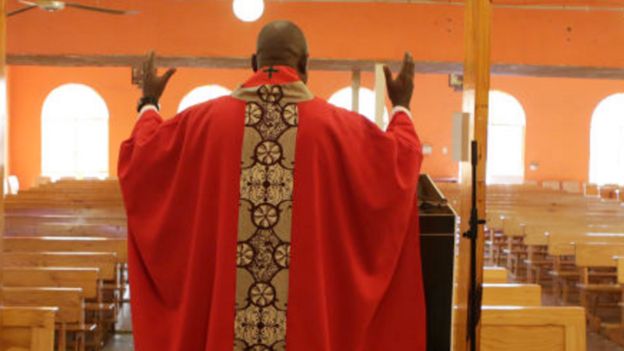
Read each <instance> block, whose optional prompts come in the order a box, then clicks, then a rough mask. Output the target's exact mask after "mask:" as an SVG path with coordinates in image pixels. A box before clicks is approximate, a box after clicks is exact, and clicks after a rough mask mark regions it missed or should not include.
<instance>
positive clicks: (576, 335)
mask: <svg viewBox="0 0 624 351" xmlns="http://www.w3.org/2000/svg"><path fill="white" fill-rule="evenodd" d="M508 275H509V273H508V271H507V270H506V269H505V268H502V267H486V268H485V270H484V285H483V307H482V321H481V349H482V350H484V351H495V350H496V351H501V350H505V351H524V350H532V351H542V350H543V351H585V350H586V336H585V311H584V309H583V308H580V307H551V306H543V305H542V289H541V286H540V285H537V284H517V283H509V282H508V280H507V279H508Z"/></svg>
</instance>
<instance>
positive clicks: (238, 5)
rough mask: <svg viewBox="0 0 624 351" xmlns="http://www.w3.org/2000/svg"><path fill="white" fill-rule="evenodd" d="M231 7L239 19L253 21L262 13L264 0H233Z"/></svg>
mask: <svg viewBox="0 0 624 351" xmlns="http://www.w3.org/2000/svg"><path fill="white" fill-rule="evenodd" d="M232 8H233V9H234V15H236V17H237V18H238V19H239V20H241V21H243V22H254V21H257V20H258V19H259V18H260V17H262V14H263V13H264V0H234V3H233V4H232Z"/></svg>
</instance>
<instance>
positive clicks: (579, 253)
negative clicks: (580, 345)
mask: <svg viewBox="0 0 624 351" xmlns="http://www.w3.org/2000/svg"><path fill="white" fill-rule="evenodd" d="M575 251H576V252H575V254H576V256H575V257H576V266H577V267H578V268H579V274H580V281H579V283H578V287H579V290H580V297H581V305H582V306H583V307H585V309H586V310H587V317H588V319H589V321H590V325H591V326H592V327H593V328H594V329H595V330H596V331H599V330H600V328H601V326H602V318H601V316H600V315H599V313H598V312H599V311H598V309H599V308H603V307H607V308H612V307H616V306H617V305H618V303H619V302H620V295H621V288H620V286H619V284H618V283H617V280H616V278H617V274H616V272H615V271H614V269H615V267H616V264H617V261H616V260H615V257H618V256H624V244H619V245H618V244H613V243H577V244H576V250H575ZM605 268H606V269H605ZM605 297H606V298H609V300H612V301H607V302H601V301H600V300H601V298H605Z"/></svg>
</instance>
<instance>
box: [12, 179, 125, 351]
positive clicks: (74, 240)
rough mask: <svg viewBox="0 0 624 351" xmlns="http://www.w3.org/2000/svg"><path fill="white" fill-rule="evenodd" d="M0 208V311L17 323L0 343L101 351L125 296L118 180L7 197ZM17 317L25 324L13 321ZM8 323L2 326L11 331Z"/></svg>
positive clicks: (60, 185)
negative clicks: (1, 217)
mask: <svg viewBox="0 0 624 351" xmlns="http://www.w3.org/2000/svg"><path fill="white" fill-rule="evenodd" d="M5 210H6V213H5V219H6V222H7V228H6V232H5V235H4V240H3V250H4V252H3V255H2V257H3V266H2V273H1V274H2V276H3V287H2V291H1V293H2V296H3V299H4V304H5V307H4V308H3V311H2V312H3V315H8V316H13V317H15V319H13V320H14V321H16V323H14V326H12V327H11V328H12V330H14V331H15V332H14V333H13V334H11V333H9V334H6V335H8V336H5V333H3V335H2V341H3V345H5V344H6V345H8V346H10V347H15V348H16V349H20V348H21V349H27V350H37V351H39V350H41V351H44V350H45V351H48V350H53V349H56V350H68V349H71V350H99V349H101V348H102V347H103V345H104V344H105V342H106V340H107V339H108V338H109V337H110V336H111V335H112V333H113V332H114V331H115V330H114V329H115V322H116V320H117V316H118V315H119V311H120V309H121V307H122V305H123V303H124V296H125V295H126V291H127V281H126V277H127V273H126V270H127V256H128V254H127V240H126V236H125V233H126V229H125V215H124V211H123V203H122V201H121V195H120V192H119V186H118V184H117V182H114V181H71V180H64V181H60V182H57V183H50V184H46V185H44V186H40V187H37V188H34V189H30V190H27V191H24V192H20V193H19V194H17V195H15V196H10V197H9V198H7V201H6V205H5ZM51 228H53V229H57V230H51ZM23 311H29V312H27V313H29V314H28V315H29V316H31V317H32V318H29V319H28V318H25V317H24V318H21V319H20V318H18V317H19V316H20V313H21V312H23ZM24 316H26V314H24ZM50 320H52V322H51V323H50ZM28 321H31V322H32V323H31V324H30V325H28V323H29V322H28ZM42 321H46V322H45V323H42ZM17 322H21V324H20V323H17ZM7 323H8V322H7V321H6V320H3V324H4V326H5V327H10V325H8V324H7ZM50 326H51V327H50ZM50 328H52V329H51V330H50ZM50 335H52V336H53V337H52V339H50V337H49V336H50ZM41 340H43V341H41ZM50 340H52V342H50ZM25 345H31V346H30V348H28V347H25ZM51 345H52V346H51ZM10 347H9V349H10Z"/></svg>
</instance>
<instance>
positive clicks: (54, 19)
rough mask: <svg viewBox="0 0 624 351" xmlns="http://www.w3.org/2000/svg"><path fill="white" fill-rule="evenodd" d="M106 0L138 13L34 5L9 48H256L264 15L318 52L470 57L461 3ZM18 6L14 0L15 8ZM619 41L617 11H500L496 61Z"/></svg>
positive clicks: (546, 58) (569, 58) (615, 49)
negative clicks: (254, 17) (259, 12)
mask: <svg viewBox="0 0 624 351" xmlns="http://www.w3.org/2000/svg"><path fill="white" fill-rule="evenodd" d="M565 2H566V3H568V4H570V3H571V2H570V1H569V0H568V1H565ZM574 2H575V3H578V2H582V3H589V4H591V3H596V2H599V1H588V0H587V1H574ZM98 3H99V2H98ZM105 3H106V5H108V6H114V7H120V8H132V9H137V10H140V11H141V14H139V15H136V16H124V17H119V16H105V15H101V14H92V13H88V12H84V11H76V10H72V9H67V10H65V11H63V12H61V13H54V14H49V13H44V12H42V11H32V12H28V13H26V14H23V15H20V16H16V17H12V18H10V19H9V20H8V52H9V53H13V54H15V53H21V54H24V53H30V54H59V53H60V54H68V53H74V54H132V53H134V54H139V53H141V54H142V53H145V52H146V51H148V50H150V49H156V50H157V51H158V52H160V53H162V54H168V55H209V56H241V57H242V56H247V55H248V54H249V53H250V52H251V51H252V49H253V47H254V40H255V37H256V34H257V32H258V30H259V29H260V28H261V26H262V25H264V24H265V23H266V22H267V21H270V20H274V19H290V20H294V21H296V22H297V23H299V24H300V25H301V27H302V28H303V29H304V31H305V32H306V34H307V36H308V39H309V42H310V47H311V52H312V54H313V55H314V56H316V57H324V58H343V59H384V58H385V59H388V58H392V59H395V58H399V57H401V55H402V53H403V52H404V51H405V50H411V51H413V53H414V56H415V57H416V59H419V60H429V61H454V62H461V61H463V8H462V7H460V6H442V5H416V4H397V3H395V4H387V3H386V4H384V3H325V2H323V3H318V2H304V3H295V2H279V1H268V2H267V9H266V12H265V15H264V17H263V18H262V19H261V20H260V21H258V22H256V23H251V24H249V23H242V22H240V21H238V20H237V19H236V18H235V17H234V15H233V14H232V10H231V1H230V0H220V1H216V0H184V1H181V0H180V1H171V0H107V1H106V2H105ZM538 3H539V2H538ZM602 3H604V1H603V2H602ZM100 4H101V5H103V4H104V2H101V3H100ZM16 6H17V5H16V4H14V3H13V2H11V4H10V7H9V8H10V9H12V8H13V7H16ZM614 6H615V5H614ZM622 42H624V25H623V24H622V13H618V12H604V11H603V12H599V11H598V12H586V11H577V12H573V11H529V10H516V9H511V10H509V9H496V10H495V11H494V16H493V38H492V51H493V52H492V57H493V60H494V62H497V63H523V64H536V65H578V66H610V67H622V65H623V63H624V47H623V46H622V45H619V43H622Z"/></svg>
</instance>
